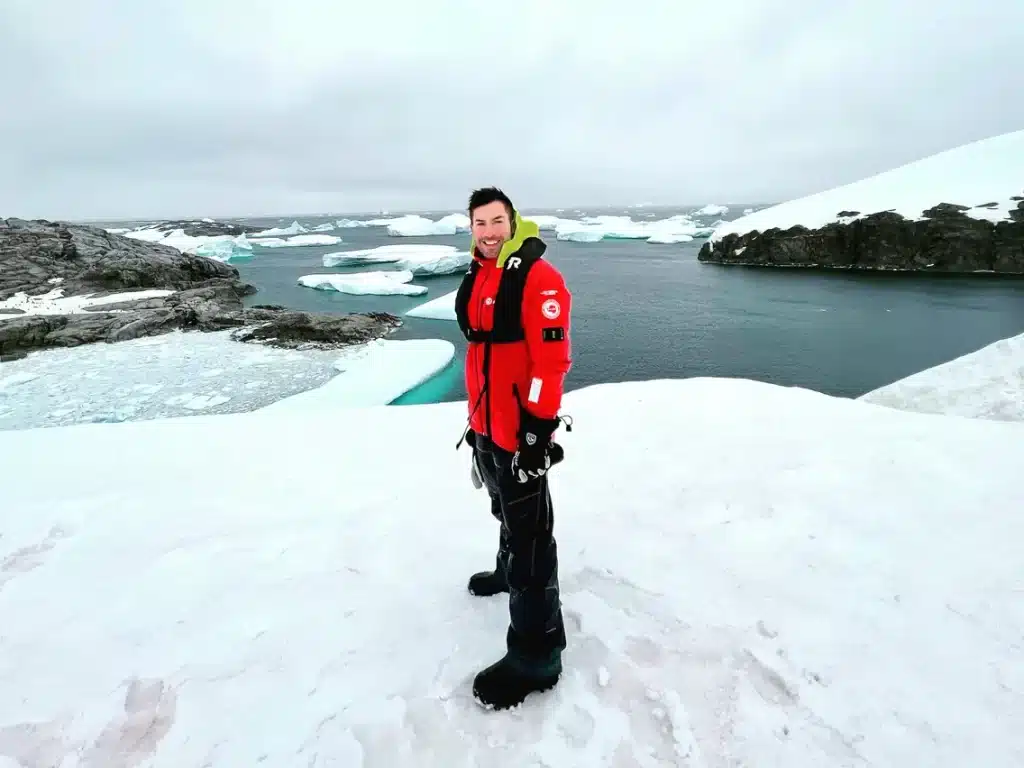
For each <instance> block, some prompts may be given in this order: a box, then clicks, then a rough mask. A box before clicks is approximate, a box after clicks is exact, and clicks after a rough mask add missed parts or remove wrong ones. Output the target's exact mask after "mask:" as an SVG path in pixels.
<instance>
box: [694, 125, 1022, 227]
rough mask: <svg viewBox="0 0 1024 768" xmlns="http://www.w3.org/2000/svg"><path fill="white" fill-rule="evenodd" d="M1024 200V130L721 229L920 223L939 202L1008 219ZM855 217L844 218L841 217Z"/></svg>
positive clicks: (971, 213) (974, 214)
mask: <svg viewBox="0 0 1024 768" xmlns="http://www.w3.org/2000/svg"><path fill="white" fill-rule="evenodd" d="M1022 199H1024V130H1020V131H1014V132H1012V133H1004V134H1001V135H999V136H993V137H990V138H987V139H981V140H979V141H975V142H971V143H969V144H964V145H961V146H958V147H954V148H953V149H949V150H946V151H945V152H940V153H938V154H935V155H931V156H929V157H926V158H923V159H921V160H916V161H914V162H912V163H907V164H905V165H902V166H899V167H898V168H893V169H891V170H888V171H885V172H883V173H879V174H876V175H875V176H870V177H868V178H865V179H861V180H860V181H855V182H853V183H851V184H845V185H843V186H840V187H835V188H833V189H829V190H826V191H824V192H818V193H815V194H813V195H808V196H806V197H801V198H798V199H796V200H790V201H788V202H785V203H782V204H780V205H775V206H771V207H769V208H764V209H762V210H760V211H757V212H755V213H752V214H750V215H747V216H741V217H740V218H738V219H734V220H733V221H729V222H725V223H723V224H721V225H720V226H718V227H717V228H716V229H715V231H714V233H713V234H712V235H711V238H710V242H716V241H718V240H720V239H721V238H723V237H725V236H726V235H729V234H741V235H742V234H746V233H747V232H752V231H754V230H757V231H760V232H764V231H766V230H768V229H772V228H774V227H779V228H780V229H788V228H789V227H793V226H796V225H798V224H799V225H802V226H805V227H807V228H809V229H817V228H819V227H823V226H825V225H826V224H830V223H832V222H836V221H840V222H847V221H853V220H855V219H858V218H863V217H864V216H868V215H870V214H872V213H878V212H879V211H894V212H895V213H898V214H900V215H901V216H903V217H904V218H907V219H911V220H919V219H921V218H922V213H923V212H924V211H925V210H928V209H929V208H932V207H934V206H935V205H936V204H938V203H953V204H956V205H964V206H967V207H968V208H969V209H970V210H967V211H964V213H965V214H966V215H968V216H972V217H974V218H977V219H987V220H989V221H1006V220H1008V213H1009V211H1010V210H1011V209H1015V208H1017V204H1018V203H1019V202H1020V201H1021V200H1022ZM840 213H843V214H854V215H847V216H840V215H839V214H840Z"/></svg>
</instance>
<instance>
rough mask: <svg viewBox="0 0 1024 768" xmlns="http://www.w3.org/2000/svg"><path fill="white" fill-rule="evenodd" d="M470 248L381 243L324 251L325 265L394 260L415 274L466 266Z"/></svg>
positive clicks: (446, 271) (451, 271)
mask: <svg viewBox="0 0 1024 768" xmlns="http://www.w3.org/2000/svg"><path fill="white" fill-rule="evenodd" d="M470 261H471V256H470V254H469V251H460V250H459V249H458V248H456V247H455V246H452V245H382V246H379V247H377V248H364V249H362V250H356V251H338V252H336V253H327V254H324V257H323V264H324V266H325V267H351V266H362V265H365V264H395V265H396V267H397V268H398V269H400V270H408V271H410V272H412V273H413V274H414V275H417V276H422V275H450V274H454V273H456V272H465V271H466V270H467V269H468V268H469V264H470Z"/></svg>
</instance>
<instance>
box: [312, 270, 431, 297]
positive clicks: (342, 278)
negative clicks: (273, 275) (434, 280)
mask: <svg viewBox="0 0 1024 768" xmlns="http://www.w3.org/2000/svg"><path fill="white" fill-rule="evenodd" d="M412 278H413V274H412V272H410V271H408V270H406V271H385V272H379V271H376V272H350V273H347V274H326V275H302V276H301V277H300V278H299V280H298V282H299V285H302V286H305V287H306V288H315V289H317V290H320V291H338V292H339V293H352V294H359V295H374V296H421V295H422V294H424V293H426V292H427V289H426V288H425V287H424V286H422V285H410V281H411V280H412Z"/></svg>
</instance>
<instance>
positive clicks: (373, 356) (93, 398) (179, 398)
mask: <svg viewBox="0 0 1024 768" xmlns="http://www.w3.org/2000/svg"><path fill="white" fill-rule="evenodd" d="M446 354H447V357H446V356H445V355H446ZM453 354H454V348H453V347H452V346H451V344H450V343H449V342H446V341H436V340H432V339H427V340H409V341H398V340H391V339H385V340H379V341H376V342H371V343H368V344H360V345H357V346H354V347H351V348H348V349H344V350H301V351H300V350H286V349H278V348H275V347H268V346H264V345H260V344H251V343H245V344H243V343H240V342H236V341H232V340H231V339H230V331H221V332H215V333H198V332H193V333H184V332H181V331H175V332H172V333H167V334H164V335H161V336H153V337H148V338H142V339H134V340H131V341H123V342H119V343H117V344H87V345H84V346H81V347H72V348H69V349H54V350H47V351H46V352H43V353H40V354H33V355H29V356H28V357H27V358H25V359H23V360H15V361H14V362H10V363H2V364H0V430H8V429H13V430H24V429H29V428H32V427H53V426H64V425H70V424H83V423H90V422H121V421H138V420H146V419H160V418H166V417H176V416H189V415H194V414H197V413H212V414H224V413H239V412H245V411H252V410H255V409H258V408H263V407H265V406H268V405H270V404H272V403H276V402H278V401H284V402H291V400H290V399H289V400H285V399H286V398H292V397H293V396H297V395H299V393H305V392H308V391H309V390H317V391H318V394H317V395H316V397H317V398H318V401H319V402H320V403H321V404H322V405H326V404H328V403H330V404H331V405H332V406H333V407H352V406H357V405H358V406H362V405H367V404H377V405H386V404H387V403H389V402H391V401H392V400H394V399H395V398H397V397H399V396H400V395H403V394H405V393H406V392H408V391H409V390H411V389H413V388H414V387H416V386H417V385H419V384H420V383H422V382H423V381H426V380H427V379H429V378H430V377H431V376H433V375H434V374H436V373H437V372H438V371H440V370H441V369H443V368H444V367H445V366H446V365H447V364H448V362H449V361H450V360H451V355H453ZM321 388H322V391H321ZM2 570H3V569H2V566H0V572H2ZM0 579H2V575H0ZM0 677H2V675H0ZM2 743H3V739H2V737H0V753H2ZM0 765H2V761H0Z"/></svg>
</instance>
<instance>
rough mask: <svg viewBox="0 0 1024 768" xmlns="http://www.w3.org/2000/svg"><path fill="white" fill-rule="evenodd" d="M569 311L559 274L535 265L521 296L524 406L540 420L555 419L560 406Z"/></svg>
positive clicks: (569, 298)
mask: <svg viewBox="0 0 1024 768" xmlns="http://www.w3.org/2000/svg"><path fill="white" fill-rule="evenodd" d="M571 311H572V295H571V294H570V293H569V289H568V288H567V287H566V285H565V280H564V279H563V278H562V275H561V273H560V272H559V271H558V270H557V269H556V268H555V267H554V266H553V265H552V264H550V263H549V262H546V261H541V262H539V263H538V264H536V265H535V266H534V268H533V269H531V270H530V274H529V276H528V277H527V280H526V286H525V291H524V293H523V333H524V334H525V336H526V344H527V349H528V351H529V355H530V366H529V367H530V377H529V384H528V386H527V391H526V392H525V393H523V406H524V407H525V408H526V410H528V411H529V412H530V413H532V414H533V415H534V416H537V417H539V418H543V419H553V418H555V417H556V416H557V415H558V409H559V408H560V407H561V405H562V394H563V384H564V381H565V375H566V374H567V373H568V372H569V369H570V368H571V367H572V352H571V349H572V347H571V343H570V340H569V330H570V328H569V326H570V322H569V320H570V313H571Z"/></svg>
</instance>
